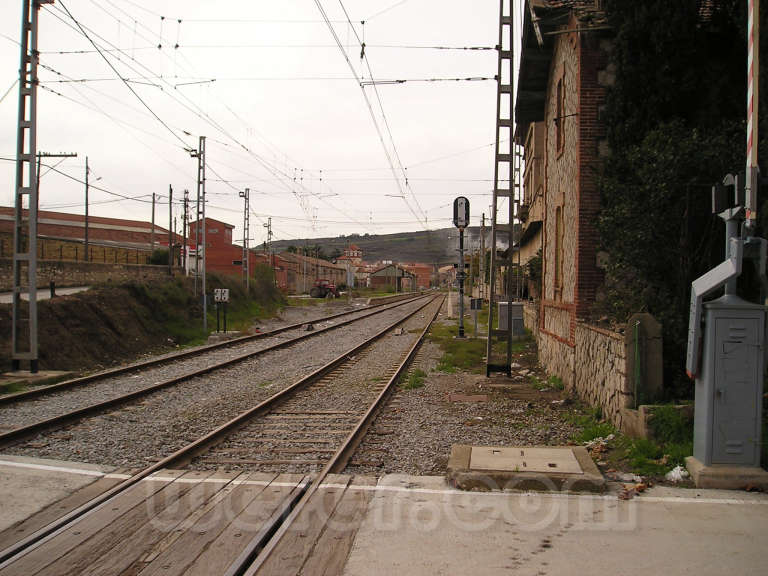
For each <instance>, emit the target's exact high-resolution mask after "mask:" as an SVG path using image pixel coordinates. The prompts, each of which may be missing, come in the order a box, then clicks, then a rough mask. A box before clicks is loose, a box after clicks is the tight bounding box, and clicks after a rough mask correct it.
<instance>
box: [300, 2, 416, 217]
mask: <svg viewBox="0 0 768 576" xmlns="http://www.w3.org/2000/svg"><path fill="white" fill-rule="evenodd" d="M315 4H316V6H317V9H318V10H319V11H320V14H321V15H322V17H323V19H324V20H325V22H326V25H327V26H328V29H329V30H330V32H331V36H333V39H334V40H335V42H336V44H337V46H338V47H339V50H341V53H342V55H343V56H344V60H345V61H346V62H347V65H348V66H349V69H350V71H351V72H352V75H353V76H354V77H355V79H356V80H357V82H358V85H359V86H360V90H361V91H362V93H363V98H364V99H365V103H366V105H367V107H368V111H369V113H370V116H371V120H373V125H374V127H375V128H376V133H377V134H378V136H379V141H380V142H381V145H382V148H383V149H384V154H385V156H386V158H387V162H388V163H389V165H390V168H391V171H392V174H393V176H395V181H396V183H397V187H398V189H399V190H400V194H401V196H402V198H403V201H404V202H405V204H406V206H407V207H408V209H409V210H410V211H411V213H412V214H413V215H414V216H415V217H416V218H417V219H418V220H420V221H421V220H424V221H423V222H422V225H423V226H424V227H426V226H427V223H426V215H423V216H424V218H422V217H420V216H419V215H418V214H417V213H416V211H415V210H414V209H413V207H412V206H411V205H410V203H409V202H408V199H407V198H406V196H405V192H404V190H403V188H402V183H401V182H400V180H399V179H398V178H397V173H396V170H395V165H394V161H393V159H392V155H391V154H390V152H389V149H388V148H387V145H386V143H385V142H384V135H383V134H382V132H381V127H380V126H379V123H378V120H377V119H376V114H375V112H374V111H373V105H372V104H371V100H370V98H368V94H367V93H366V91H365V87H363V86H362V85H361V84H360V82H361V79H360V78H359V76H358V74H357V71H356V70H355V67H354V66H353V65H352V62H351V60H350V59H349V55H348V54H347V51H346V50H345V49H344V45H343V44H342V43H341V40H340V39H339V37H338V34H336V30H335V28H334V27H333V24H332V23H331V21H330V18H329V17H328V14H327V13H326V11H325V8H323V5H322V3H321V2H320V0H315ZM355 34H357V32H355ZM390 136H391V133H390ZM393 144H394V142H393Z"/></svg>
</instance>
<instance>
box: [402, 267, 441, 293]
mask: <svg viewBox="0 0 768 576" xmlns="http://www.w3.org/2000/svg"><path fill="white" fill-rule="evenodd" d="M402 266H403V268H405V269H406V270H407V271H408V272H410V273H411V274H413V275H414V277H415V279H416V280H415V282H416V286H415V288H416V289H417V290H425V289H427V288H429V287H430V286H432V285H433V284H434V283H435V278H434V277H435V267H434V266H432V265H430V264H421V263H411V264H403V265H402Z"/></svg>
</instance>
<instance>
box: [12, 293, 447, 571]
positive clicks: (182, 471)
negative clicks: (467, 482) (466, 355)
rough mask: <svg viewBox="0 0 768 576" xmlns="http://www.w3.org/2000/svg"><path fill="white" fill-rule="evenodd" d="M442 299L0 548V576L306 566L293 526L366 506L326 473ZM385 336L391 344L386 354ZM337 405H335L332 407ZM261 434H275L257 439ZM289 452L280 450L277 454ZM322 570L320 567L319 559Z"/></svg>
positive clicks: (349, 449) (358, 434)
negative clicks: (395, 341) (224, 459)
mask: <svg viewBox="0 0 768 576" xmlns="http://www.w3.org/2000/svg"><path fill="white" fill-rule="evenodd" d="M442 302H443V298H442V297H437V298H430V299H428V300H427V301H426V302H425V303H423V304H420V305H419V306H418V308H416V309H415V310H413V311H411V312H409V314H408V315H407V316H406V317H404V318H400V319H398V320H396V321H395V322H393V323H391V324H390V325H388V326H386V327H385V328H384V329H383V330H380V331H379V332H377V333H376V334H374V335H373V336H371V337H370V338H368V339H366V340H365V341H363V342H361V343H359V344H357V345H356V346H354V347H353V348H350V349H348V350H346V351H345V352H344V353H343V354H341V355H339V356H337V357H336V358H335V359H333V360H332V361H331V362H328V363H327V364H325V365H324V366H322V367H321V368H319V369H317V370H315V371H314V372H313V373H312V374H310V375H309V376H306V377H305V378H302V379H300V380H298V381H297V382H295V383H294V384H293V385H291V386H289V387H288V388H286V389H283V390H281V391H280V392H278V393H276V394H274V395H273V396H271V397H270V398H268V399H267V400H265V401H263V402H261V403H260V404H258V405H257V406H254V407H252V408H251V409H249V410H247V411H245V412H243V413H242V414H240V415H238V416H237V417H236V418H233V419H232V420H230V421H229V422H227V423H226V424H224V425H222V426H220V427H219V428H217V429H216V430H214V431H212V432H210V433H209V434H206V435H205V436H202V437H200V438H198V439H197V440H195V441H194V442H191V443H189V444H188V445H186V446H184V447H183V448H182V449H180V450H178V451H176V452H175V453H173V454H171V455H170V456H168V457H166V458H164V459H163V460H161V461H160V462H157V463H156V464H154V465H152V466H149V467H147V468H146V469H144V470H142V471H141V472H139V473H137V474H134V475H133V476H131V477H130V478H128V479H126V480H125V481H123V482H122V483H120V484H119V485H117V486H115V487H114V488H112V489H110V490H107V491H106V492H104V493H103V494H101V495H100V496H98V497H96V498H94V499H93V500H91V501H89V502H87V503H86V504H84V505H82V506H80V507H79V508H77V509H75V510H72V511H71V512H69V513H68V514H66V515H65V516H63V517H62V518H60V519H58V520H57V521H55V522H52V523H51V524H49V525H47V526H45V527H44V528H41V529H39V530H37V531H36V532H35V533H33V534H30V535H27V536H26V537H24V538H23V539H21V540H19V541H18V542H16V543H15V544H13V545H12V546H10V547H8V548H6V549H5V550H3V551H1V552H0V576H8V575H11V574H25V575H26V574H29V575H31V574H51V575H53V574H56V575H61V574H80V573H87V574H123V573H131V574H138V573H141V574H142V575H149V574H164V575H168V574H227V575H228V576H235V575H241V574H256V573H260V574H261V573H264V574H268V573H275V574H288V573H298V571H297V570H298V569H297V570H294V569H293V568H286V565H284V564H283V560H285V558H286V556H285V554H284V553H283V552H284V551H285V550H286V547H287V548H288V549H290V550H291V551H292V552H291V553H290V554H289V555H288V557H289V564H291V565H292V566H293V565H295V564H296V562H297V561H298V560H297V559H298V558H299V556H302V558H304V559H305V560H306V557H305V556H303V555H302V554H297V553H296V551H295V544H296V542H300V539H301V538H303V537H305V536H306V535H307V530H309V531H310V532H311V531H312V530H315V531H316V530H320V529H321V528H318V526H320V524H318V523H317V522H315V527H314V528H311V527H310V528H309V529H308V528H307V527H306V526H304V523H303V522H304V521H305V520H306V516H307V514H308V513H309V512H312V514H319V515H320V516H321V517H322V516H323V513H326V514H327V516H326V519H327V518H328V517H330V516H331V515H338V514H342V512H343V511H346V512H349V511H350V510H351V511H352V512H354V510H355V505H354V504H355V503H356V502H357V503H358V504H359V503H362V502H365V497H364V496H363V495H364V492H363V491H360V492H355V493H354V494H353V495H352V496H350V497H349V498H348V499H346V500H342V496H341V494H342V493H343V492H344V490H343V489H342V490H339V486H337V485H336V484H335V483H334V482H341V481H342V479H341V478H340V477H336V476H335V474H337V473H339V472H341V471H342V470H343V469H344V467H345V465H346V463H347V461H348V460H349V458H350V457H351V455H352V453H353V451H354V449H355V447H356V446H357V445H358V443H359V442H360V440H361V438H362V436H363V435H364V433H365V431H366V430H367V428H368V427H369V425H370V424H371V422H372V421H373V418H374V417H375V414H376V412H377V410H378V409H379V407H380V406H381V405H382V403H383V402H384V400H385V399H386V398H387V396H388V394H389V392H390V391H391V390H392V388H393V386H394V385H395V383H396V382H397V380H398V378H399V377H400V376H401V375H402V374H403V373H404V371H405V370H406V368H407V366H408V364H409V362H410V361H411V359H412V358H413V356H414V355H415V353H416V351H417V350H418V347H419V344H420V343H421V341H422V339H423V338H424V336H425V335H426V333H427V331H428V329H429V326H430V325H431V323H432V322H433V321H434V319H435V318H436V317H437V314H438V312H439V310H440V307H441V306H442ZM415 326H418V330H416V329H415ZM395 330H398V332H397V334H398V335H397V336H394V335H393V332H394V331H395ZM416 332H418V336H415V333H416ZM393 339H399V340H400V341H401V342H400V343H399V344H398V345H394V346H393V342H392V340H393ZM387 340H388V341H387ZM380 344H381V345H382V346H380V347H379V348H377V346H379V345H380ZM387 349H388V350H389V353H387V354H386V358H385V359H382V360H381V362H379V361H378V359H379V358H380V357H381V358H383V357H384V356H385V350H387ZM381 365H385V366H386V367H385V369H382V367H381ZM371 374H375V376H371ZM361 378H364V381H362V382H361ZM355 382H356V383H357V386H356V388H357V390H355ZM345 391H346V394H345ZM342 397H345V399H344V401H345V402H346V403H345V407H344V409H339V402H341V401H342V399H343V398H342ZM318 422H322V424H320V426H319V427H318V426H312V424H313V423H314V424H317V423H318ZM270 427H271V428H270ZM278 429H280V430H281V431H280V432H275V431H276V430H278ZM267 430H273V431H272V432H269V434H280V436H279V437H278V436H274V437H267V436H265V434H267ZM318 435H321V436H322V437H321V438H317V436H318ZM303 441H307V442H308V443H310V444H311V450H312V452H311V453H312V454H314V455H315V456H317V455H322V456H321V457H315V458H313V459H311V461H308V460H309V459H307V458H306V457H305V456H306V454H307V452H301V451H300V450H308V447H307V446H305V445H302V444H303ZM247 444H251V445H253V446H254V447H252V448H248V447H247V446H246V445H247ZM297 445H302V446H301V447H300V448H298V450H293V451H289V452H285V451H283V452H280V451H279V449H278V448H276V446H277V447H279V446H284V447H294V448H296V446H297ZM321 445H322V446H324V448H320V447H319V446H321ZM236 447H239V448H247V452H244V451H242V450H241V451H236V450H234V448H236ZM233 452H236V453H238V454H246V455H247V456H248V458H242V457H238V458H236V459H235V458H231V459H230V460H232V462H227V463H226V464H227V465H228V466H229V468H230V469H228V470H227V469H225V470H221V469H218V470H216V471H213V470H211V469H208V468H211V467H213V466H219V465H221V464H222V463H223V462H222V461H221V458H222V454H232V453H233ZM275 454H290V455H291V456H290V457H285V458H275V457H272V456H273V455H275ZM255 455H259V457H254V456H255ZM216 460H218V461H216ZM235 460H236V461H235ZM318 469H319V471H318ZM348 482H349V480H346V481H344V482H342V484H343V485H341V487H342V488H346V485H347V483H348ZM352 484H354V485H355V486H354V488H355V489H356V490H357V489H360V488H365V487H370V481H367V480H366V479H361V480H360V481H353V482H352V483H350V489H352V487H353V486H352ZM340 502H341V503H340ZM329 506H330V508H329ZM335 517H336V516H334V518H335ZM297 522H299V523H300V524H301V525H302V527H301V528H300V529H298V530H299V531H298V532H297V528H296V523H297ZM329 534H330V533H329ZM318 535H319V532H318ZM19 536H21V534H20V535H19ZM347 536H348V534H347ZM334 538H335V537H334ZM296 539H299V540H298V541H297V540H296ZM345 541H346V542H348V541H349V538H346V540H345ZM305 544H306V541H305ZM281 551H283V552H281ZM315 561H319V560H315ZM322 562H323V565H327V562H328V558H323V559H322ZM303 563H304V560H302V561H301V563H300V564H299V566H298V567H299V568H301V566H302V565H303Z"/></svg>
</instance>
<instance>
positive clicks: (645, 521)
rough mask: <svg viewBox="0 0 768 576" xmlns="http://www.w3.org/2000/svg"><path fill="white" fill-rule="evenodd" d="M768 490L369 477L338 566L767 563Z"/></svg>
mask: <svg viewBox="0 0 768 576" xmlns="http://www.w3.org/2000/svg"><path fill="white" fill-rule="evenodd" d="M766 546H768V496H766V495H764V494H752V493H734V492H725V491H716V490H690V489H681V488H663V489H657V488H651V489H649V490H648V491H647V492H646V493H644V494H642V495H641V496H638V497H636V498H634V499H633V500H629V501H624V500H619V499H618V496H617V494H613V493H611V494H601V495H597V494H563V493H544V492H532V493H523V492H462V491H459V490H454V489H451V488H450V487H448V486H446V484H445V480H444V478H442V477H436V476H431V477H429V476H405V475H396V474H393V475H388V476H384V477H383V478H381V479H380V480H379V482H378V485H377V486H376V488H375V493H374V496H373V498H372V500H371V503H370V505H369V507H368V512H367V514H366V517H365V519H364V521H363V523H362V525H361V527H360V529H359V531H358V533H357V536H356V539H355V542H354V545H353V546H352V550H351V552H350V555H349V558H348V560H347V563H346V567H345V569H344V572H343V574H344V576H385V575H386V576H389V575H391V574H397V575H398V576H422V575H423V576H427V575H430V576H431V575H434V574H445V575H453V574H472V575H473V576H486V575H488V576H491V575H494V576H495V575H498V574H519V575H521V576H538V575H546V576H572V575H574V574H589V575H590V576H616V575H622V576H649V575H650V574H696V575H697V576H722V575H723V574H763V573H765V549H766Z"/></svg>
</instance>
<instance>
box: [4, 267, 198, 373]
mask: <svg viewBox="0 0 768 576" xmlns="http://www.w3.org/2000/svg"><path fill="white" fill-rule="evenodd" d="M172 284H175V286H174V287H175V289H172V291H174V292H177V296H178V298H177V299H176V301H175V302H169V301H168V299H167V298H162V297H160V298H158V297H157V295H158V293H159V292H162V293H164V294H167V292H168V288H167V287H166V288H159V289H158V293H155V294H153V288H152V287H147V286H142V285H136V284H128V285H123V286H104V287H99V288H95V289H92V290H89V291H88V292H81V293H78V294H73V295H69V296H61V297H57V298H54V299H53V300H44V301H42V302H39V303H38V325H39V328H38V334H39V358H40V368H41V369H55V370H77V371H80V370H94V369H99V368H103V367H106V366H111V365H114V364H118V363H120V362H123V361H125V360H131V359H135V358H136V357H138V356H140V355H141V354H144V353H147V352H149V351H157V350H160V349H163V348H170V347H173V346H175V345H176V343H177V342H176V341H177V340H179V335H178V333H177V334H174V333H173V330H169V327H168V321H169V319H170V318H175V319H176V320H177V321H181V322H182V323H187V322H189V323H190V324H191V320H192V317H193V314H194V313H195V311H196V308H197V306H196V305H195V301H194V300H193V299H191V298H188V297H186V292H187V291H186V289H185V286H184V284H185V283H184V282H178V283H172ZM0 326H2V327H3V329H2V333H0V371H6V370H9V369H10V367H11V360H10V358H11V306H10V305H9V304H6V305H0Z"/></svg>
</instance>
